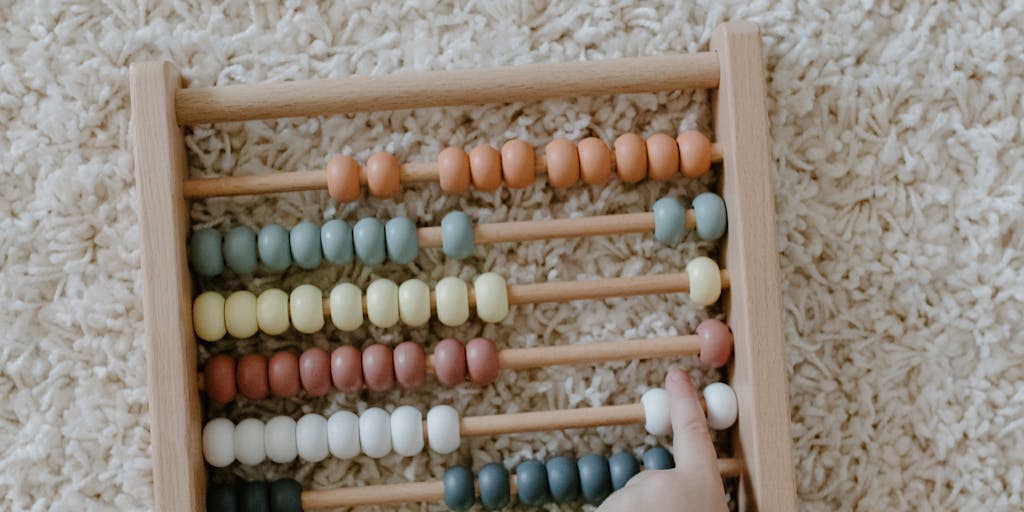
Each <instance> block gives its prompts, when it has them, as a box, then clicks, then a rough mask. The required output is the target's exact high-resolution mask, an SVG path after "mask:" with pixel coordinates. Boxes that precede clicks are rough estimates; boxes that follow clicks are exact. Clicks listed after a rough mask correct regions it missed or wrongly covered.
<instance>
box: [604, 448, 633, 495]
mask: <svg viewBox="0 0 1024 512" xmlns="http://www.w3.org/2000/svg"><path fill="white" fill-rule="evenodd" d="M608 471H609V473H610V474H611V476H612V491H613V492H614V491H617V490H619V489H622V488H623V487H625V486H626V482H629V479H630V478H633V476H635V475H636V474H637V473H639V472H640V463H639V462H637V460H636V457H634V456H633V454H632V453H629V452H619V453H616V454H615V455H612V456H611V457H608Z"/></svg>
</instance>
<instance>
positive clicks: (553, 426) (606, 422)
mask: <svg viewBox="0 0 1024 512" xmlns="http://www.w3.org/2000/svg"><path fill="white" fill-rule="evenodd" d="M643 422H644V407H643V405H641V404H639V403H636V404H626V405H604V406H600V407H582V408H578V409H561V410H553V411H531V412H519V413H511V414H492V415H488V416H467V417H465V418H461V419H460V420H459V433H460V434H461V435H462V436H463V437H473V436H494V435H501V434H523V433H529V432H547V431H551V430H566V429H570V428H591V427H607V426H613V425H634V424H637V423H643Z"/></svg>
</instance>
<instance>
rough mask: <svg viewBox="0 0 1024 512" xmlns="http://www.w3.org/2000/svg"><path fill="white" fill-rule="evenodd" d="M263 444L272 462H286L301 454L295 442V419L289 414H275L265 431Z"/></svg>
mask: <svg viewBox="0 0 1024 512" xmlns="http://www.w3.org/2000/svg"><path fill="white" fill-rule="evenodd" d="M263 433H264V436H263V444H264V446H265V447H266V450H267V458H268V459H270V460H271V462H276V463H278V464H285V463H288V462H291V461H293V460H295V457H296V456H297V455H298V454H299V452H298V445H296V444H295V420H293V419H291V418H290V417H288V416H274V417H273V418H270V421H268V422H267V426H266V427H265V430H264V431H263Z"/></svg>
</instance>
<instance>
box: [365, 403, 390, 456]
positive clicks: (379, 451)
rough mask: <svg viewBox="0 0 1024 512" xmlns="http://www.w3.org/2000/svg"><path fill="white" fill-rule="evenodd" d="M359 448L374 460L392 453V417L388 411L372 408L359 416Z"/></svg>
mask: <svg viewBox="0 0 1024 512" xmlns="http://www.w3.org/2000/svg"><path fill="white" fill-rule="evenodd" d="M359 446H360V447H361V448H362V449H363V453H365V454H366V455H367V456H369V457H372V458H374V459H379V458H381V457H383V456H385V455H387V454H389V453H391V415H389V414H388V412H387V411H385V410H384V409H381V408H380V407H371V408H369V409H367V410H365V411H363V413H362V414H360V415H359Z"/></svg>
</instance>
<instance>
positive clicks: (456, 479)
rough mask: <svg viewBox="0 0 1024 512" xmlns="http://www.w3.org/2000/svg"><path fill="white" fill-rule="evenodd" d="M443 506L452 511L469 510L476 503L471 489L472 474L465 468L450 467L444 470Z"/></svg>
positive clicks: (474, 492) (473, 491) (474, 491)
mask: <svg viewBox="0 0 1024 512" xmlns="http://www.w3.org/2000/svg"><path fill="white" fill-rule="evenodd" d="M441 481H442V482H443V483H444V504H445V505H447V506H448V508H450V509H452V510H469V507H472V506H473V502H474V501H476V490H475V489H474V488H473V472H472V471H470V470H469V468H467V467H466V466H452V467H450V468H448V469H446V470H445V472H444V477H442V478H441Z"/></svg>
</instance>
